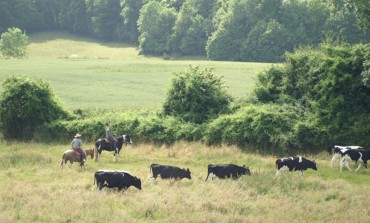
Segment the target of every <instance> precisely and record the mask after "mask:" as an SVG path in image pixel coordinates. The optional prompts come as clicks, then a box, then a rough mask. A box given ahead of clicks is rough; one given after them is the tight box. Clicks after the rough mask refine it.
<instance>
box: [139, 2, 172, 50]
mask: <svg viewBox="0 0 370 223" xmlns="http://www.w3.org/2000/svg"><path fill="white" fill-rule="evenodd" d="M175 21H176V11H175V9H174V8H166V7H165V6H163V5H161V4H160V3H159V2H156V1H150V2H148V3H147V4H146V5H144V6H143V8H142V9H141V10H140V17H139V20H138V29H139V34H140V35H139V47H140V51H141V53H144V54H156V55H162V54H163V53H167V52H169V51H170V36H171V34H172V29H173V27H174V25H175Z"/></svg>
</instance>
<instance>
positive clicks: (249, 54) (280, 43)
mask: <svg viewBox="0 0 370 223" xmlns="http://www.w3.org/2000/svg"><path fill="white" fill-rule="evenodd" d="M291 46H292V43H291V42H290V36H289V32H288V30H287V29H285V27H284V26H283V25H282V24H280V23H279V22H277V21H276V20H271V21H269V22H268V23H266V22H265V21H261V22H257V24H256V25H255V26H254V27H253V29H252V30H251V31H250V32H249V34H248V38H247V40H246V42H245V45H244V46H243V49H241V51H242V52H241V54H242V57H243V58H244V60H247V61H266V62H276V61H282V59H283V57H282V55H284V53H285V51H287V50H291V49H292V47H291Z"/></svg>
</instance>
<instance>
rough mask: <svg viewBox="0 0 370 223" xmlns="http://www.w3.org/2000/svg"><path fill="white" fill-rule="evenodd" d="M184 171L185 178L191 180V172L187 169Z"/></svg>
mask: <svg viewBox="0 0 370 223" xmlns="http://www.w3.org/2000/svg"><path fill="white" fill-rule="evenodd" d="M183 170H184V177H185V178H188V179H189V180H191V172H190V170H189V168H188V169H186V170H185V168H183Z"/></svg>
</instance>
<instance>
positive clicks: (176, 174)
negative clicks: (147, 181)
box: [150, 163, 191, 180]
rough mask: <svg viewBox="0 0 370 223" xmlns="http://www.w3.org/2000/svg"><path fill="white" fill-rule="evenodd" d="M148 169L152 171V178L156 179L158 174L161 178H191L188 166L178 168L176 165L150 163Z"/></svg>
mask: <svg viewBox="0 0 370 223" xmlns="http://www.w3.org/2000/svg"><path fill="white" fill-rule="evenodd" d="M150 170H151V171H152V173H153V178H154V179H157V177H158V176H160V177H161V178H162V179H175V180H178V179H180V180H182V179H183V178H188V179H189V180H190V179H191V172H190V170H189V168H187V169H185V168H182V169H181V168H179V167H176V166H168V165H161V164H154V163H153V164H152V165H150Z"/></svg>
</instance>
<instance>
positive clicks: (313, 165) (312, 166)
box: [310, 160, 317, 170]
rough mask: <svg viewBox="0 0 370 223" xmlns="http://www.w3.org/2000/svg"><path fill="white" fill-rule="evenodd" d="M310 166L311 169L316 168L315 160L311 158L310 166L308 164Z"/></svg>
mask: <svg viewBox="0 0 370 223" xmlns="http://www.w3.org/2000/svg"><path fill="white" fill-rule="evenodd" d="M310 167H311V168H312V169H314V170H317V167H316V162H315V160H313V161H312V163H311V166H310Z"/></svg>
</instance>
